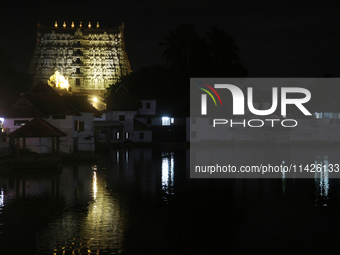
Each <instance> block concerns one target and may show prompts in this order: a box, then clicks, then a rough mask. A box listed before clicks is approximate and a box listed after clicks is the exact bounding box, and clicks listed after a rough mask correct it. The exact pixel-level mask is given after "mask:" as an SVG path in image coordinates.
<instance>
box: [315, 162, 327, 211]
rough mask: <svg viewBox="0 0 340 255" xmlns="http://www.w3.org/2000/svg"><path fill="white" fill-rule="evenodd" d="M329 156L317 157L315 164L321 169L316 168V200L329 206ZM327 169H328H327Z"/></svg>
mask: <svg viewBox="0 0 340 255" xmlns="http://www.w3.org/2000/svg"><path fill="white" fill-rule="evenodd" d="M328 163H329V161H328V157H327V156H324V158H323V160H321V159H320V158H319V157H317V160H316V161H315V166H318V167H319V169H320V171H317V169H316V170H315V173H314V180H315V185H316V194H315V195H316V202H318V203H319V205H322V206H327V203H326V200H328V192H329V175H328V171H327V170H328ZM325 170H326V171H325Z"/></svg>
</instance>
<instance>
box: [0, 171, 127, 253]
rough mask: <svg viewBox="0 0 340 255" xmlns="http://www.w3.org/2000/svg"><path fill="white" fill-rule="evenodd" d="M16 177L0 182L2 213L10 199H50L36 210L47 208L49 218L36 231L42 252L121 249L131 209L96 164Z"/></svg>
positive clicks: (38, 245) (42, 210)
mask: <svg viewBox="0 0 340 255" xmlns="http://www.w3.org/2000/svg"><path fill="white" fill-rule="evenodd" d="M18 176H19V175H18ZM18 176H13V177H9V178H6V179H4V180H5V181H3V182H0V189H1V193H0V194H1V195H0V213H1V210H2V207H6V206H11V205H7V203H6V201H10V200H11V204H13V203H14V205H15V204H16V203H20V201H27V202H28V201H33V204H34V203H35V202H36V201H40V200H42V201H45V200H44V198H46V197H48V198H49V199H48V200H46V202H40V203H43V204H44V205H43V206H40V208H34V210H36V214H37V215H40V214H41V213H43V212H44V213H45V217H48V221H49V223H48V224H45V226H44V228H42V229H40V230H39V231H38V232H37V233H36V243H37V251H38V253H39V254H45V253H46V254H47V253H48V254H64V253H65V252H66V254H71V253H72V254H83V253H86V254H92V253H93V252H99V251H113V250H115V251H117V253H118V252H121V249H122V246H123V245H122V242H123V240H124V224H125V221H126V217H127V212H126V211H125V212H124V213H122V210H125V209H122V207H121V205H120V201H119V200H118V199H117V198H115V197H114V194H111V193H109V192H108V190H107V186H106V182H105V178H103V176H100V174H98V173H97V169H96V166H93V167H92V168H91V167H90V166H69V167H64V168H63V171H62V173H57V174H45V175H44V174H43V175H41V176H40V177H38V178H37V176H35V175H21V177H18ZM4 193H5V194H6V196H5V195H4ZM23 198H24V199H25V200H22V199H23ZM13 199H14V200H13ZM18 199H19V200H18ZM46 215H51V216H46ZM52 215H53V216H52ZM28 224H37V223H28ZM5 234H7V235H9V234H8V233H5ZM107 240H110V241H109V242H108V241H107ZM52 251H53V252H52Z"/></svg>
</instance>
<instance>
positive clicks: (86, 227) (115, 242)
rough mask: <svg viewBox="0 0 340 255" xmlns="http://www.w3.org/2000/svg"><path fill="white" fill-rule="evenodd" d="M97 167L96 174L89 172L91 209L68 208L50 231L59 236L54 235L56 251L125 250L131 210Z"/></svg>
mask: <svg viewBox="0 0 340 255" xmlns="http://www.w3.org/2000/svg"><path fill="white" fill-rule="evenodd" d="M93 169H94V167H92V169H91V172H90V173H91V174H92V176H91V175H87V176H88V177H89V178H90V179H87V180H88V181H89V186H88V187H89V189H88V191H87V192H88V194H91V198H93V199H89V200H88V206H87V210H84V211H82V212H81V213H80V214H79V213H78V212H77V211H72V210H69V211H67V212H65V214H64V215H63V217H62V219H61V221H60V223H59V224H54V225H51V226H50V227H49V228H48V230H47V231H46V232H47V233H53V235H51V236H53V237H55V240H54V239H53V238H52V240H53V244H52V245H53V247H54V254H102V252H103V254H120V253H123V247H124V246H123V242H124V230H125V228H126V224H125V222H126V217H128V215H127V211H126V210H124V208H123V209H122V206H121V204H120V201H119V200H118V198H117V197H116V195H115V194H114V193H112V192H110V191H109V190H108V188H107V183H106V181H105V178H102V176H101V172H100V171H99V172H98V170H96V171H93ZM88 177H87V178H88ZM91 177H92V179H91ZM91 184H92V185H91ZM84 212H86V213H84ZM48 241H50V240H48ZM112 251H115V252H114V253H112Z"/></svg>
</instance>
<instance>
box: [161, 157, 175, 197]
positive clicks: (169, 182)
mask: <svg viewBox="0 0 340 255" xmlns="http://www.w3.org/2000/svg"><path fill="white" fill-rule="evenodd" d="M162 156H163V157H162V189H163V191H165V192H166V194H172V188H173V186H174V154H173V153H169V154H163V155H162Z"/></svg>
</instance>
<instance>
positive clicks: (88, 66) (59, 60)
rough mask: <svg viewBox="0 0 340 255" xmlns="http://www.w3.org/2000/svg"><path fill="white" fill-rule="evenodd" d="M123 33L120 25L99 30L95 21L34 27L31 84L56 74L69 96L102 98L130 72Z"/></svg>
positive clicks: (44, 80)
mask: <svg viewBox="0 0 340 255" xmlns="http://www.w3.org/2000/svg"><path fill="white" fill-rule="evenodd" d="M123 32H124V24H122V25H120V26H118V27H116V28H112V29H104V28H101V27H100V26H99V22H93V23H92V25H91V22H89V23H88V24H86V25H85V24H83V23H82V22H79V23H78V24H75V22H73V21H72V22H71V23H69V24H67V22H61V23H59V24H58V22H57V21H56V22H55V24H54V26H53V27H52V26H51V27H46V26H42V25H38V32H37V44H36V48H35V51H34V55H33V58H32V62H31V66H30V74H31V75H32V76H33V77H34V83H35V84H37V83H38V82H44V83H47V81H48V80H49V79H50V77H51V76H52V75H53V74H55V72H56V71H59V73H60V74H61V75H63V76H64V77H65V78H67V79H68V82H69V91H71V92H72V93H73V94H83V95H99V96H100V95H103V93H105V91H106V88H107V87H109V86H110V85H111V84H115V83H116V82H117V80H118V79H119V78H120V77H121V76H122V75H126V74H129V73H130V72H131V68H130V63H129V60H128V57H127V54H126V51H125V46H124V39H123Z"/></svg>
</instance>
